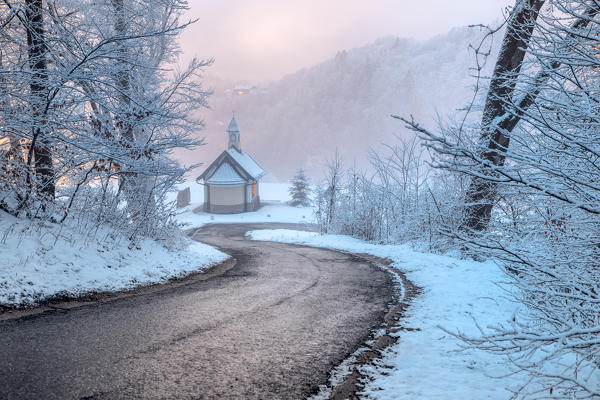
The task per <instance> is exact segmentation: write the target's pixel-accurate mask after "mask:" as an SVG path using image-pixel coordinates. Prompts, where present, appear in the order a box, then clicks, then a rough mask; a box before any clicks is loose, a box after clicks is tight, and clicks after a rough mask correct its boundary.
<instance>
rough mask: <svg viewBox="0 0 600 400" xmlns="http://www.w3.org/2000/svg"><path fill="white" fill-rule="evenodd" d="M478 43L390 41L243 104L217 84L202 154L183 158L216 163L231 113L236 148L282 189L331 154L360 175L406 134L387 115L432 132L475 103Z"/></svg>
mask: <svg viewBox="0 0 600 400" xmlns="http://www.w3.org/2000/svg"><path fill="white" fill-rule="evenodd" d="M481 37H482V33H481V32H480V30H479V29H478V28H466V27H465V28H455V29H453V30H452V31H450V32H448V33H447V34H445V35H441V36H437V37H435V38H433V39H431V40H428V41H425V42H417V41H415V40H410V39H402V38H397V37H387V38H383V39H380V40H378V41H376V42H375V43H372V44H369V45H367V46H364V47H361V48H356V49H352V50H343V51H340V52H338V53H337V55H335V57H333V58H332V59H330V60H328V61H325V62H323V63H321V64H318V65H316V66H313V67H311V68H307V69H302V70H300V71H298V72H296V73H294V74H291V75H287V76H285V77H284V78H283V79H281V80H280V81H278V82H274V83H271V84H268V85H262V86H261V85H256V88H255V89H254V90H252V91H251V92H250V93H249V94H244V95H236V94H235V93H231V92H230V91H226V89H228V88H231V87H234V86H235V82H224V81H217V80H213V88H214V90H215V94H214V95H213V96H212V98H211V99H210V105H211V108H212V112H209V113H207V114H208V115H207V116H206V123H207V124H206V129H205V130H204V131H199V132H198V135H199V136H205V137H206V139H207V141H208V146H207V147H203V148H201V149H200V150H198V151H196V152H194V153H191V154H190V153H188V154H185V155H183V156H181V158H182V159H183V160H184V161H185V162H186V163H188V164H191V163H192V162H198V161H200V162H205V163H206V162H210V161H212V159H213V157H215V155H216V154H217V153H218V152H220V151H222V149H223V148H224V147H225V140H226V138H225V133H224V130H225V126H224V123H225V122H227V121H229V119H230V118H231V113H232V111H235V114H236V117H237V119H238V121H239V123H240V126H241V129H242V146H243V147H244V148H245V149H246V150H248V151H249V152H250V153H251V154H253V155H254V156H255V158H256V159H257V160H258V161H259V162H261V163H262V164H263V165H264V167H265V168H266V169H267V170H268V171H269V172H270V178H271V179H279V180H284V181H287V180H288V179H289V178H291V176H292V175H293V173H294V171H295V170H296V168H297V167H301V166H302V167H304V168H305V169H306V170H307V172H308V174H309V175H312V176H320V175H321V170H322V167H323V164H324V161H325V160H326V159H328V158H330V157H331V155H332V154H333V153H334V151H335V148H336V147H337V148H338V149H339V151H340V153H341V154H343V155H344V158H345V161H346V163H354V162H355V161H356V163H357V165H359V166H366V164H367V163H366V157H365V156H366V152H367V150H368V149H369V148H371V147H374V146H378V145H379V144H380V142H390V141H391V140H393V135H394V134H402V135H407V134H408V131H406V130H405V129H404V127H403V126H402V123H399V121H397V120H394V119H392V118H390V114H401V115H411V114H412V115H414V116H415V118H418V119H419V120H420V121H428V122H431V124H432V125H433V124H435V119H436V118H437V114H439V115H441V116H446V115H448V114H450V113H453V112H454V111H455V110H456V108H457V107H460V106H461V105H463V104H465V103H467V102H469V101H470V100H471V96H472V86H473V84H474V83H475V80H474V79H473V78H472V76H471V75H472V73H473V71H472V70H470V68H471V67H473V66H474V65H475V56H474V52H473V51H472V50H470V49H469V45H470V44H478V43H479V42H480V40H481ZM494 54H495V53H494ZM492 61H493V60H490V61H489V62H488V65H489V64H492V65H493V62H492ZM216 62H217V63H218V60H216ZM488 69H489V68H488ZM209 85H210V83H209ZM205 115H206V114H205ZM353 158H355V160H354V159H353Z"/></svg>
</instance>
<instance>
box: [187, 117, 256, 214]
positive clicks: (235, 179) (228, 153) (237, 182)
mask: <svg viewBox="0 0 600 400" xmlns="http://www.w3.org/2000/svg"><path fill="white" fill-rule="evenodd" d="M227 135H228V137H229V144H228V146H227V150H225V151H224V152H223V153H221V155H220V156H219V157H217V159H216V160H215V161H213V163H212V164H210V166H209V167H208V168H206V170H205V171H204V172H203V173H202V175H200V176H199V177H198V178H197V179H196V182H198V183H201V184H203V185H204V211H206V212H210V213H215V214H234V213H241V212H246V211H255V210H257V209H258V208H259V207H260V195H259V180H260V178H262V177H263V176H264V175H265V174H266V173H267V172H266V171H265V170H264V169H262V167H261V166H260V165H258V163H257V162H256V161H254V159H253V158H252V157H250V155H248V154H246V153H244V152H243V151H242V146H241V143H240V128H239V126H238V123H237V121H236V120H235V117H233V118H231V122H230V123H229V127H228V128H227Z"/></svg>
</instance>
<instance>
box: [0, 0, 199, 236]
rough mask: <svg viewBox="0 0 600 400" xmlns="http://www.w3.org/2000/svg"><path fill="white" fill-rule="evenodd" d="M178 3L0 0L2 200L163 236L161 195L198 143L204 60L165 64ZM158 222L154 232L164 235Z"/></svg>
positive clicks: (46, 214)
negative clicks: (178, 158) (183, 155)
mask: <svg viewBox="0 0 600 400" xmlns="http://www.w3.org/2000/svg"><path fill="white" fill-rule="evenodd" d="M186 7H187V5H186V2H185V1H180V0H160V1H152V2H148V1H145V0H106V1H94V2H90V1H77V0H67V1H43V0H25V1H16V0H15V1H11V0H5V1H3V2H2V3H0V99H1V100H0V210H2V211H4V212H7V213H10V214H12V215H15V216H25V217H29V218H36V219H45V220H49V221H52V222H65V221H68V220H69V219H71V220H77V221H86V222H85V223H86V224H88V223H89V224H92V225H97V224H103V223H106V224H109V225H112V226H113V227H114V228H115V229H116V230H117V231H119V232H121V233H124V234H125V236H126V237H128V238H130V239H133V238H136V237H139V236H151V237H160V236H162V235H163V234H164V233H165V232H163V231H164V229H166V227H167V226H169V224H170V223H171V222H170V221H171V218H170V217H169V215H170V211H169V209H168V207H167V206H166V204H165V203H164V196H165V194H166V193H167V191H168V190H170V189H171V188H172V186H173V185H174V184H175V183H176V182H178V180H180V179H181V178H182V177H183V174H184V172H185V169H184V168H182V167H180V166H179V164H178V163H177V162H175V161H174V160H173V159H172V158H171V152H172V151H173V149H175V148H178V147H192V146H195V145H199V144H201V142H200V141H198V140H195V139H192V138H191V137H190V135H189V134H190V132H191V131H192V130H195V129H197V128H198V126H199V121H196V120H194V119H192V118H191V117H190V112H191V111H192V110H196V109H198V108H201V107H203V106H205V105H206V97H207V92H206V91H204V90H203V89H202V86H201V85H200V79H199V78H200V74H201V72H202V70H203V68H204V67H205V66H207V65H209V64H210V62H209V61H199V60H193V61H192V62H191V63H190V65H189V66H188V67H187V68H186V69H183V70H181V71H177V70H176V69H174V68H173V66H174V63H175V62H176V55H177V51H178V45H177V38H178V36H179V34H180V33H181V31H182V29H185V27H186V24H185V23H182V22H180V20H179V18H180V16H181V14H182V12H183V11H184V10H185V9H186ZM161 232H162V233H161Z"/></svg>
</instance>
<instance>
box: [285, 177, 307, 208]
mask: <svg viewBox="0 0 600 400" xmlns="http://www.w3.org/2000/svg"><path fill="white" fill-rule="evenodd" d="M290 183H291V186H290V188H289V194H290V197H291V200H290V201H289V204H290V205H291V206H294V207H296V206H303V207H308V206H310V204H311V200H310V184H309V181H308V177H307V176H306V173H305V172H304V169H302V168H298V170H296V174H295V175H294V177H293V178H292V181H291V182H290Z"/></svg>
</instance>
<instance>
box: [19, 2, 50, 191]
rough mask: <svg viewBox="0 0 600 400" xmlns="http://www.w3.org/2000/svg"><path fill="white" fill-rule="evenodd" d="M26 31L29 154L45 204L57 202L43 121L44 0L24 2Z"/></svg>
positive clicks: (44, 61)
mask: <svg viewBox="0 0 600 400" xmlns="http://www.w3.org/2000/svg"><path fill="white" fill-rule="evenodd" d="M25 5H26V8H25V17H26V21H25V29H26V30H27V46H28V56H29V68H30V69H31V72H32V74H31V83H30V85H29V86H30V89H31V96H32V101H31V103H32V114H33V121H34V123H33V127H32V130H33V132H32V136H33V138H32V141H31V149H32V150H31V151H30V154H31V155H33V157H34V159H35V174H36V178H37V179H36V181H37V182H36V184H37V186H36V189H37V192H38V194H40V195H41V197H42V198H43V199H44V201H52V200H54V195H55V190H56V189H55V183H54V180H55V177H54V167H53V165H52V150H51V148H50V140H49V137H48V134H47V132H45V129H46V127H45V126H44V125H45V121H44V115H45V114H46V112H47V110H46V96H47V92H48V87H47V86H48V71H47V65H46V54H45V53H46V44H45V37H44V35H45V32H44V18H43V13H42V7H43V1H42V0H25Z"/></svg>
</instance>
